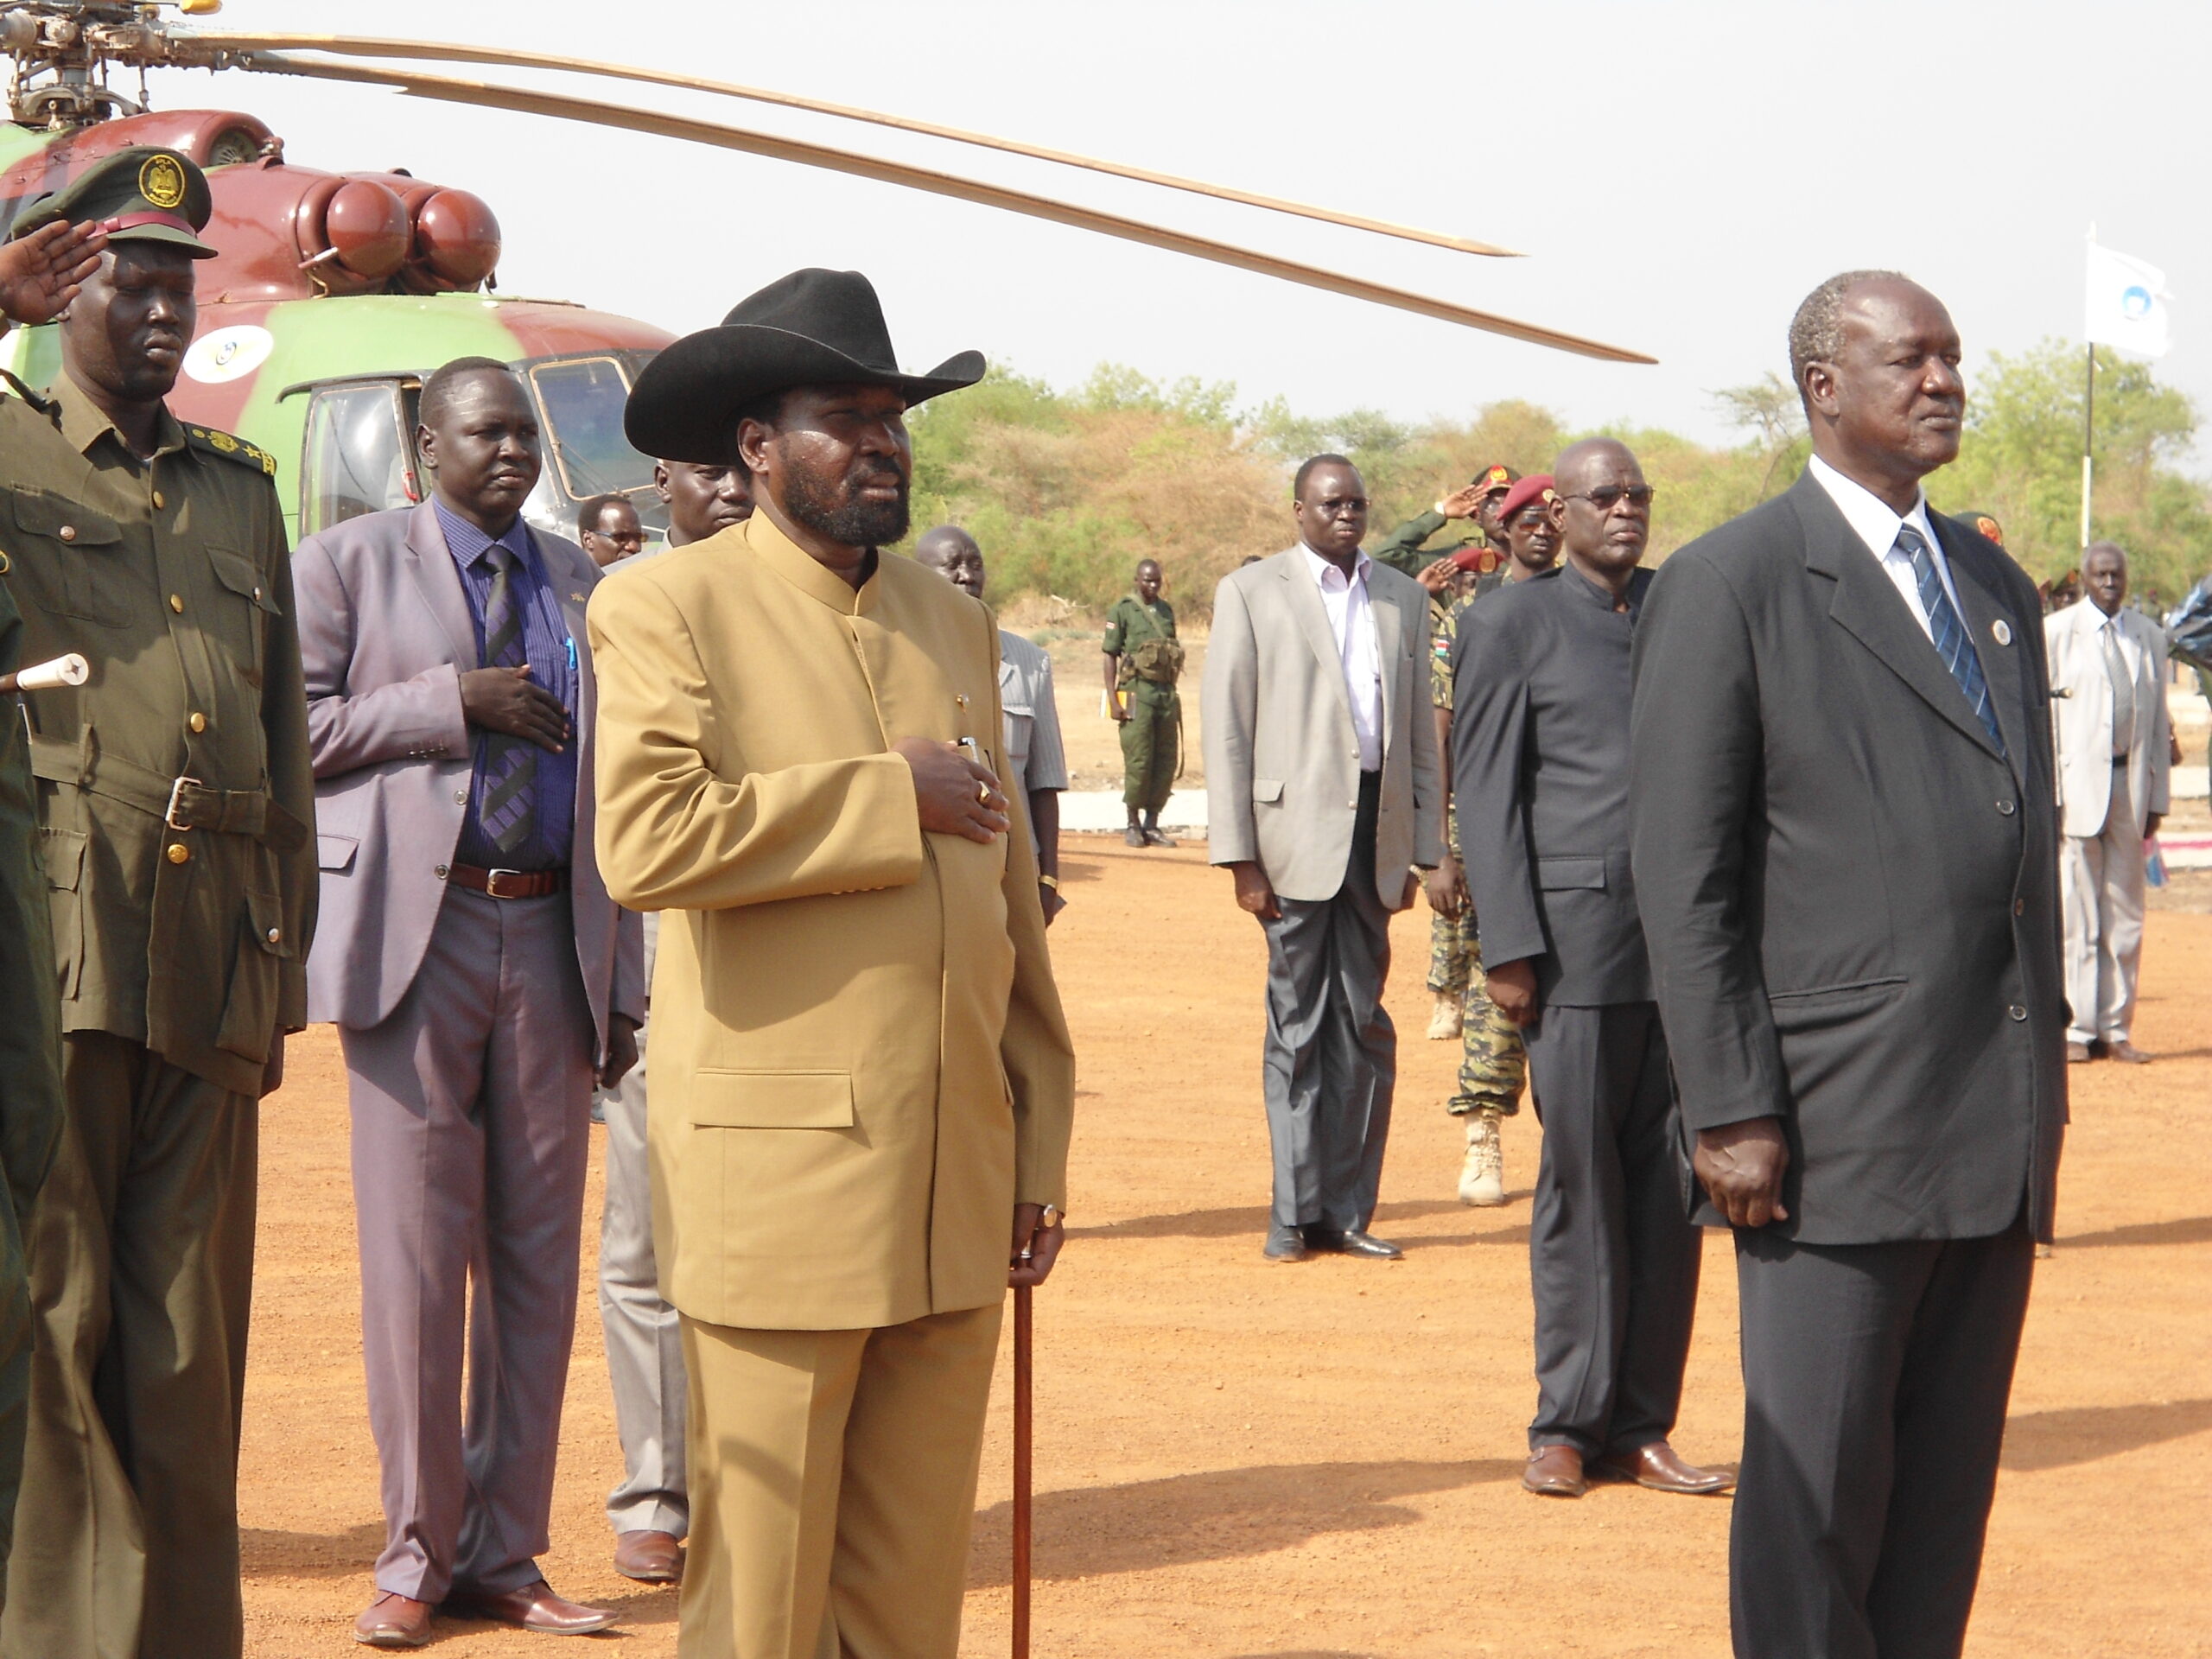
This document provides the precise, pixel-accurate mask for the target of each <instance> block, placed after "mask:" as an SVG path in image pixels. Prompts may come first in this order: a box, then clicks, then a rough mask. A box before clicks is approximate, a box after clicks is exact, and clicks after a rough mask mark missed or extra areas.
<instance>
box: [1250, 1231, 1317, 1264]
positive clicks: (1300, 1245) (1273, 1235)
mask: <svg viewBox="0 0 2212 1659" xmlns="http://www.w3.org/2000/svg"><path fill="white" fill-rule="evenodd" d="M1260 1254H1261V1255H1264V1256H1266V1257H1267V1258H1268V1261H1270V1262H1303V1261H1304V1260H1305V1259H1306V1257H1307V1256H1308V1255H1312V1254H1313V1252H1312V1251H1310V1250H1308V1249H1306V1240H1305V1239H1304V1238H1303V1237H1302V1236H1300V1233H1299V1230H1298V1229H1297V1228H1295V1227H1270V1228H1268V1242H1267V1243H1266V1245H1265V1246H1264V1247H1263V1248H1262V1250H1261V1252H1260Z"/></svg>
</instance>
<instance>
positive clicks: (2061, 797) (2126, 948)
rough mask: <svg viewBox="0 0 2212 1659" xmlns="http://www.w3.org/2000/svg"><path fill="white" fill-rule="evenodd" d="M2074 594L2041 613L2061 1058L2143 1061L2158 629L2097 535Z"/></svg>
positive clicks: (2161, 763)
mask: <svg viewBox="0 0 2212 1659" xmlns="http://www.w3.org/2000/svg"><path fill="white" fill-rule="evenodd" d="M2126 600H2127V555H2126V553H2125V552H2124V551H2122V550H2120V547H2119V546H2118V545H2116V544H2115V543H2111V542H2093V543H2090V544H2089V547H2088V550H2086V551H2085V552H2084V553H2083V554H2082V600H2081V601H2080V602H2079V603H2078V604H2074V605H2069V606H2068V607H2066V608H2065V609H2064V610H2063V611H2058V612H2055V613H2052V614H2051V615H2050V616H2047V617H2045V618H2044V624H2043V635H2044V648H2045V650H2046V651H2048V652H2049V653H2050V695H2051V704H2050V709H2051V731H2052V734H2053V737H2054V739H2055V741H2056V745H2057V751H2058V835H2059V842H2058V890H2059V893H2060V896H2061V898H2062V899H2063V902H2064V904H2065V907H2066V1000H2067V1001H2068V1002H2069V1004H2071V1005H2072V1007H2073V1009H2074V1023H2073V1025H2072V1026H2071V1027H2069V1028H2068V1030H2067V1033H2066V1058H2067V1061H2068V1063H2069V1065H2072V1064H2078V1063H2080V1062H2082V1061H2084V1060H2087V1059H2088V1058H2089V1046H2090V1045H2091V1044H2092V1043H2100V1042H2101V1043H2102V1044H2103V1045H2104V1047H2105V1052H2106V1053H2107V1054H2109V1055H2110V1056H2111V1057H2112V1058H2113V1059H2116V1060H2125V1061H2128V1062H2130V1063H2132V1064H2135V1065H2140V1064H2141V1063H2142V1062H2144V1061H2145V1060H2147V1059H2149V1058H2151V1057H2150V1056H2149V1055H2148V1054H2145V1052H2143V1051H2142V1050H2141V1049H2139V1048H2138V1047H2136V1046H2135V1044H2134V1041H2133V1027H2134V1020H2135V979H2136V975H2137V972H2138V971H2139V969H2141V967H2142V965H2143V891H2144V887H2145V874H2146V872H2145V859H2144V852H2143V843H2144V838H2145V836H2155V835H2157V834H2158V825H2159V823H2161V822H2162V821H2163V820H2164V817H2165V813H2166V807H2167V804H2168V802H2167V795H2168V787H2169V785H2168V779H2167V773H2168V771H2169V770H2170V766H2171V760H2172V756H2171V753H2170V751H2169V750H2168V747H2167V744H2168V741H2169V738H2168V733H2169V732H2170V731H2171V727H2170V726H2169V725H2168V724H2167V720H2166V688H2165V666H2166V635H2165V630H2164V629H2163V628H2161V627H2160V626H2158V624H2157V623H2155V622H2153V621H2152V620H2151V619H2150V618H2149V617H2147V616H2145V615H2144V614H2143V613H2142V612H2140V611H2139V610H2134V609H2132V608H2131V607H2129V606H2128V604H2127V603H2126Z"/></svg>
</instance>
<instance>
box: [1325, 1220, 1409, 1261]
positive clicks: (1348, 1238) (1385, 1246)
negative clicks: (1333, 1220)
mask: <svg viewBox="0 0 2212 1659" xmlns="http://www.w3.org/2000/svg"><path fill="white" fill-rule="evenodd" d="M1306 1249H1313V1250H1325V1251H1326V1252H1328V1254H1330V1255H1364V1256H1368V1257H1370V1258H1371V1259H1373V1260H1375V1261H1377V1262H1395V1261H1396V1260H1397V1259H1398V1258H1399V1257H1400V1256H1402V1255H1404V1254H1405V1252H1404V1251H1403V1250H1402V1249H1399V1248H1398V1247H1397V1246H1396V1245H1395V1244H1393V1243H1389V1241H1387V1240H1385V1239H1380V1238H1377V1237H1376V1236H1375V1235H1374V1234H1372V1233H1363V1232H1361V1231H1360V1230H1359V1229H1358V1228H1357V1227H1353V1228H1349V1229H1347V1230H1344V1231H1343V1232H1338V1230H1336V1229H1335V1228H1333V1227H1308V1228H1307V1229H1306Z"/></svg>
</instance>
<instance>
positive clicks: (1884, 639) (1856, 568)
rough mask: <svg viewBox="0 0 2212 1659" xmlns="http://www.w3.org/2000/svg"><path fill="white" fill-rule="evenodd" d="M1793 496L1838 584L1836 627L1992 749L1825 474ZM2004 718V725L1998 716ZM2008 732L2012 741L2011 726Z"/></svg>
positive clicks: (1814, 549)
mask: <svg viewBox="0 0 2212 1659" xmlns="http://www.w3.org/2000/svg"><path fill="white" fill-rule="evenodd" d="M1789 499H1790V505H1792V506H1793V507H1794V508H1795V509H1796V513H1797V522H1798V523H1799V524H1801V525H1802V526H1803V527H1804V531H1805V565H1806V568H1807V569H1810V570H1814V571H1816V572H1818V573H1819V574H1821V575H1824V576H1829V577H1832V578H1834V582H1835V597H1834V599H1833V600H1832V601H1830V602H1829V605H1828V614H1829V615H1830V616H1831V617H1833V618H1834V620H1835V622H1836V624H1837V626H1840V627H1841V628H1843V629H1844V630H1845V631H1846V632H1848V633H1850V634H1851V635H1852V636H1853V638H1854V639H1857V640H1858V641H1859V644H1860V645H1864V646H1866V649H1867V650H1868V651H1871V652H1873V653H1874V655H1875V656H1876V657H1877V658H1880V659H1881V661H1882V663H1883V664H1884V665H1885V667H1887V668H1888V669H1889V670H1890V671H1891V672H1892V673H1894V674H1895V675H1896V676H1897V677H1898V678H1899V679H1901V680H1903V681H1904V683H1906V684H1907V685H1909V686H1910V687H1911V688H1912V690H1914V691H1916V693H1918V694H1919V696H1920V698H1921V700H1922V701H1923V702H1925V703H1927V705H1928V706H1929V708H1930V709H1934V710H1935V711H1936V713H1937V714H1939V715H1942V717H1943V718H1944V719H1945V720H1948V721H1950V722H1951V724H1952V725H1954V726H1955V727H1957V728H1959V730H1960V731H1961V732H1962V733H1964V734H1966V735H1967V737H1969V738H1972V739H1973V740H1974V741H1975V742H1976V743H1979V744H1980V746H1981V747H1983V748H1984V749H1985V750H1989V752H1990V753H1992V754H1994V753H1995V751H1994V750H1993V749H1991V748H1990V742H1989V734H1988V733H1987V732H1985V731H1984V730H1982V728H1981V721H1980V720H1978V719H1977V718H1975V715H1974V706H1973V705H1972V704H1971V703H1969V702H1967V697H1966V693H1965V692H1963V691H1961V690H1960V689H1959V683H1958V682H1957V681H1956V680H1955V679H1953V678H1952V677H1951V671H1950V670H1949V669H1948V668H1946V667H1944V666H1943V659H1942V658H1941V657H1939V656H1937V655H1936V647H1935V645H1933V644H1932V643H1930V641H1929V638H1928V636H1927V634H1926V633H1924V632H1922V630H1921V626H1920V623H1919V621H1918V620H1917V619H1916V618H1915V617H1914V615H1913V613H1912V611H1911V609H1910V607H1908V606H1907V605H1906V604H1905V602H1904V594H1900V593H1899V592H1897V587H1896V584H1894V583H1893V582H1891V580H1890V578H1889V576H1888V575H1887V574H1886V573H1885V571H1884V570H1883V569H1882V567H1881V564H1880V563H1879V562H1878V560H1877V559H1875V557H1874V556H1872V554H1871V553H1869V552H1868V551H1867V550H1866V543H1864V542H1862V541H1860V540H1859V534H1858V532H1857V531H1854V530H1853V529H1852V527H1851V525H1850V524H1849V523H1848V522H1847V520H1846V519H1845V518H1844V516H1843V514H1842V513H1841V512H1839V511H1838V510H1837V508H1836V505H1835V503H1834V501H1832V500H1830V499H1828V493H1827V491H1826V490H1825V489H1823V488H1821V482H1820V480H1818V479H1816V478H1815V477H1814V476H1813V475H1812V474H1811V473H1810V472H1808V473H1807V474H1805V475H1804V476H1803V477H1802V478H1801V479H1799V480H1797V483H1796V486H1794V487H1793V488H1792V489H1791V490H1790V493H1789ZM1968 626H1972V624H1971V622H1969V624H1968ZM1976 649H1977V650H1979V649H1980V645H1979V642H1977V644H1976ZM2002 721H2003V716H2002V715H2001V714H2000V715H1999V722H2000V729H2002ZM2006 735H2007V741H2008V742H2009V741H2011V734H2010V733H2009V731H2008V732H2007V734H2006ZM2015 747H2017V746H2015Z"/></svg>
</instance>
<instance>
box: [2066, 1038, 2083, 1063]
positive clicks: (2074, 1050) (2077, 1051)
mask: <svg viewBox="0 0 2212 1659" xmlns="http://www.w3.org/2000/svg"><path fill="white" fill-rule="evenodd" d="M2088 1063H2089V1046H2088V1044H2087V1043H2069V1044H2067V1045H2066V1064H2067V1065H2088Z"/></svg>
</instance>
